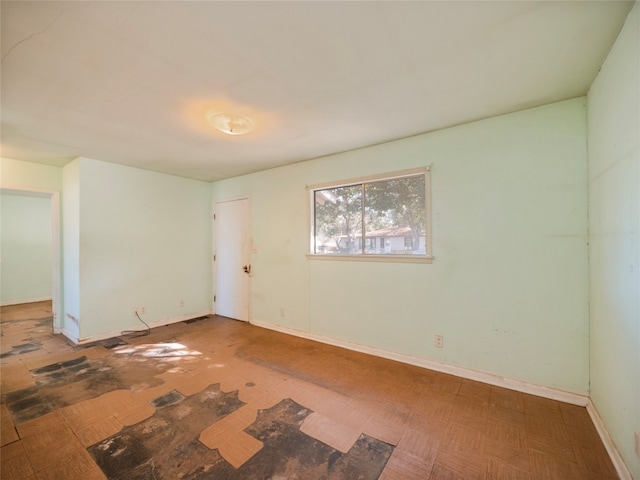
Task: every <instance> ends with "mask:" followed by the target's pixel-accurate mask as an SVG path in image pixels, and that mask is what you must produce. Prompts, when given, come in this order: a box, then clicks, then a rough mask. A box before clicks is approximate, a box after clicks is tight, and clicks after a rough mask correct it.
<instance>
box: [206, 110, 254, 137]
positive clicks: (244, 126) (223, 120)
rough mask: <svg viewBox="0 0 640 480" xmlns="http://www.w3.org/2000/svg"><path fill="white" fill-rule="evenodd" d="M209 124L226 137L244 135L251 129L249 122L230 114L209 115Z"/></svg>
mask: <svg viewBox="0 0 640 480" xmlns="http://www.w3.org/2000/svg"><path fill="white" fill-rule="evenodd" d="M209 123H210V124H211V126H212V127H214V128H216V129H217V130H220V131H221V132H222V133H226V134H227V135H244V134H245V133H249V132H250V131H251V129H253V123H251V120H249V119H248V118H246V117H241V116H239V115H232V114H230V113H212V114H209Z"/></svg>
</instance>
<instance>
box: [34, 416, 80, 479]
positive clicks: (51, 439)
mask: <svg viewBox="0 0 640 480" xmlns="http://www.w3.org/2000/svg"><path fill="white" fill-rule="evenodd" d="M22 442H23V445H24V449H25V452H26V454H27V456H28V457H29V461H30V462H31V466H32V467H33V469H34V470H35V471H36V473H37V472H40V471H41V470H44V469H45V468H47V467H49V466H52V465H56V464H58V463H60V461H61V460H62V459H63V458H64V457H66V456H68V455H70V454H72V453H74V452H77V451H78V450H82V451H84V446H83V445H82V444H81V443H80V440H78V438H77V437H76V436H75V434H74V433H73V431H72V430H71V428H69V427H68V426H67V425H66V424H64V423H63V424H61V425H58V426H55V427H52V428H49V429H47V430H44V431H42V432H40V433H38V434H37V435H32V436H30V437H27V438H25V439H24V440H23V441H22Z"/></svg>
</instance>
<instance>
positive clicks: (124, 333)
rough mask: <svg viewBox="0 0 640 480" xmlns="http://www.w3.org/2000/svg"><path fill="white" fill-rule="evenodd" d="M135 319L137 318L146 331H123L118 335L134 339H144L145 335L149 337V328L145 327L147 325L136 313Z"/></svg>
mask: <svg viewBox="0 0 640 480" xmlns="http://www.w3.org/2000/svg"><path fill="white" fill-rule="evenodd" d="M136 317H138V320H140V321H141V322H142V323H144V326H145V327H147V329H146V330H123V331H122V332H120V335H122V336H124V337H130V338H136V337H144V336H145V335H149V334H150V333H151V327H150V326H149V325H147V323H146V322H145V321H144V320H142V319H141V318H140V315H138V312H137V311H136Z"/></svg>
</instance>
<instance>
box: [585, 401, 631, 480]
mask: <svg viewBox="0 0 640 480" xmlns="http://www.w3.org/2000/svg"><path fill="white" fill-rule="evenodd" d="M587 412H588V413H589V416H590V417H591V421H592V422H593V424H594V425H595V427H596V430H597V431H598V434H599V435H600V439H601V440H602V443H604V447H605V448H606V449H607V453H608V454H609V458H611V462H612V463H613V466H614V467H615V469H616V472H618V476H619V477H620V480H633V477H632V476H631V471H630V470H629V468H628V467H627V464H626V463H624V460H623V459H622V456H621V455H620V452H619V451H618V449H617V448H616V445H615V443H614V442H613V439H612V438H611V436H610V435H609V432H608V431H607V427H605V426H604V422H603V421H602V417H600V414H599V413H598V409H597V408H596V406H595V405H594V404H593V402H592V401H591V399H589V403H588V404H587Z"/></svg>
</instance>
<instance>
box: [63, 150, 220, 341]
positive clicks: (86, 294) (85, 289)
mask: <svg viewBox="0 0 640 480" xmlns="http://www.w3.org/2000/svg"><path fill="white" fill-rule="evenodd" d="M64 171H65V202H64V214H65V219H66V222H65V259H66V260H68V261H65V271H64V274H65V280H67V278H68V279H69V286H68V288H65V291H66V292H67V294H68V295H69V296H73V295H76V293H73V292H74V290H75V292H78V293H77V295H78V296H77V298H69V301H68V302H65V305H67V306H68V310H67V312H66V313H69V314H71V315H73V316H75V317H76V318H78V319H79V322H80V329H79V339H80V341H84V340H86V339H92V338H96V337H102V336H105V335H109V334H117V333H119V332H120V331H122V330H128V329H140V328H144V325H142V324H141V323H140V322H139V321H138V320H137V319H136V318H135V316H134V315H133V313H132V311H133V309H134V308H140V307H145V308H146V314H144V315H141V316H142V318H143V320H145V322H147V323H149V324H150V325H152V326H153V325H158V324H164V323H167V322H169V321H174V320H176V319H181V318H183V317H184V318H189V317H190V316H194V315H195V316H197V315H199V314H203V313H205V314H206V313H208V312H209V311H210V309H211V307H210V302H211V264H210V260H211V259H210V257H211V193H210V184H208V183H205V182H198V181H195V180H187V179H184V178H180V177H175V176H171V175H164V174H160V173H154V172H149V171H146V170H140V169H136V168H131V167H124V166H121V165H115V164H111V163H106V162H101V161H97V160H92V159H88V158H79V159H76V160H75V161H74V162H72V163H71V164H69V165H67V166H66V167H65V169H64ZM72 192H73V193H72ZM67 193H69V194H68V195H67ZM67 227H68V228H69V229H68V230H67ZM67 232H69V234H68V236H67ZM67 248H68V249H69V257H67V255H66V254H67ZM73 251H75V252H79V254H78V255H77V257H72V256H71V255H72V252H73ZM65 286H67V285H65ZM181 300H184V307H181V306H180V301H181ZM72 310H73V311H72Z"/></svg>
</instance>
